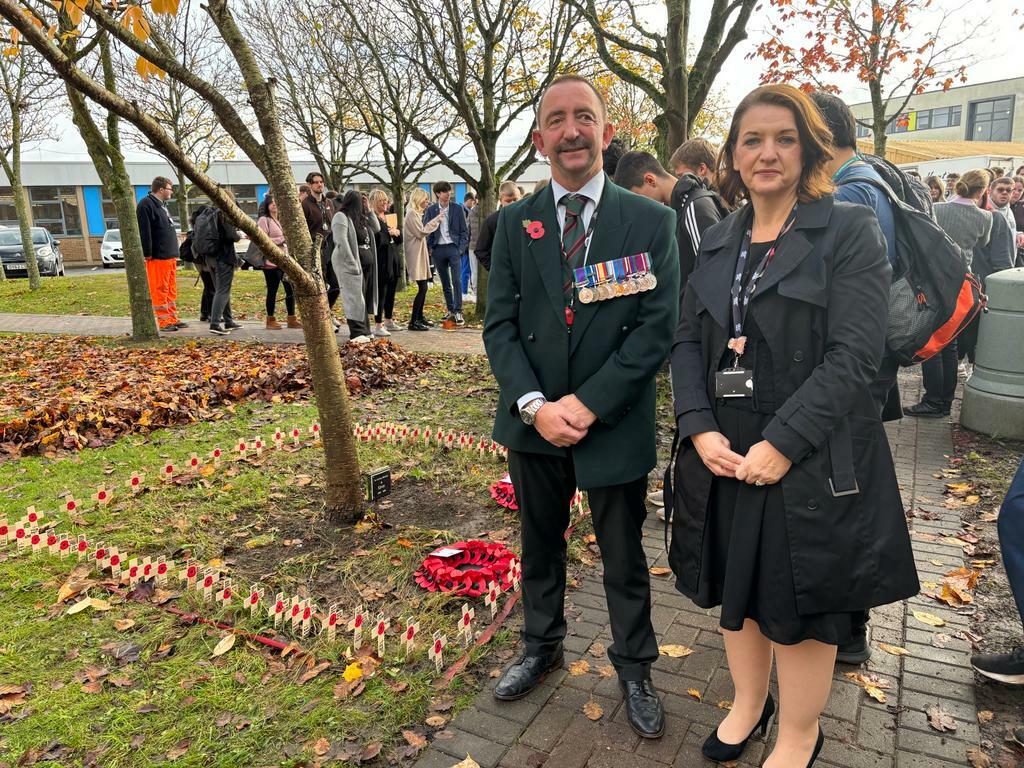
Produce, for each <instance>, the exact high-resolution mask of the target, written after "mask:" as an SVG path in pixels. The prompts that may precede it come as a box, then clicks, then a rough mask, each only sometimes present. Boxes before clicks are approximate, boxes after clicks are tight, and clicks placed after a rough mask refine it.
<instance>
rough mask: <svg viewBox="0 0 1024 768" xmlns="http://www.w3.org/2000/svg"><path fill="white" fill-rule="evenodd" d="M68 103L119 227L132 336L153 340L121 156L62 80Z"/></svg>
mask: <svg viewBox="0 0 1024 768" xmlns="http://www.w3.org/2000/svg"><path fill="white" fill-rule="evenodd" d="M65 85H66V90H67V93H68V99H69V101H70V102H71V110H72V118H71V119H72V122H73V123H74V124H75V127H77V128H78V132H79V134H80V135H81V136H82V141H83V142H85V147H86V150H88V152H89V157H90V158H91V159H92V164H93V166H95V168H96V173H97V174H98V175H99V177H100V181H101V182H102V183H103V186H104V187H106V189H107V191H108V192H109V193H110V199H111V201H112V202H113V204H114V211H115V212H116V214H117V222H118V226H119V227H120V230H121V248H122V250H123V252H124V275H125V279H126V280H127V281H128V306H129V310H130V312H131V315H132V339H133V340H135V341H155V340H156V339H159V338H160V334H159V332H158V330H157V325H156V316H155V315H154V314H153V302H152V300H151V299H150V296H149V277H148V276H147V274H146V260H145V258H143V255H142V240H141V239H140V238H139V222H138V219H137V218H136V215H135V190H134V189H133V188H132V183H131V180H130V179H129V178H128V173H127V171H126V170H125V167H124V161H123V159H122V160H120V162H116V163H115V159H116V158H118V157H119V155H120V153H119V152H118V151H117V150H116V149H115V148H114V147H112V146H111V145H110V144H109V143H108V142H106V141H104V139H103V134H102V133H101V132H100V130H99V127H98V126H97V125H96V123H95V121H94V120H93V118H92V115H91V114H90V112H89V109H88V107H87V106H86V103H85V97H84V96H83V95H82V94H81V93H80V92H79V91H77V90H76V89H75V88H74V86H72V85H71V83H70V82H65Z"/></svg>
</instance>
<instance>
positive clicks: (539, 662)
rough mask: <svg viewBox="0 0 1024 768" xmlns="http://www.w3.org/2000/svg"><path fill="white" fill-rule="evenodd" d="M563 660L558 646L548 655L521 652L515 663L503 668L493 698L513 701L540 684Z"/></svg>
mask: <svg viewBox="0 0 1024 768" xmlns="http://www.w3.org/2000/svg"><path fill="white" fill-rule="evenodd" d="M564 660H565V657H564V655H563V654H562V649H561V647H559V648H558V649H557V650H556V651H554V652H553V653H551V654H550V655H548V656H527V655H526V654H523V656H522V658H520V659H519V661H517V662H516V663H515V664H513V665H512V666H511V667H509V668H508V669H506V670H505V672H504V673H503V674H502V676H501V677H500V678H499V679H498V684H497V685H495V686H494V698H496V699H498V700H499V701H515V700H517V699H521V698H523V697H524V696H526V695H527V694H528V693H529V692H530V691H532V690H533V689H534V688H536V687H537V686H538V685H540V683H541V681H542V680H543V679H544V678H545V676H546V675H547V674H548V672H551V671H552V670H555V669H558V668H559V667H561V666H562V662H563V661H564Z"/></svg>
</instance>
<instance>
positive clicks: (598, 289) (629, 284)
mask: <svg viewBox="0 0 1024 768" xmlns="http://www.w3.org/2000/svg"><path fill="white" fill-rule="evenodd" d="M657 285H658V278H656V277H655V276H654V275H653V274H651V273H650V272H647V273H645V274H643V275H634V276H631V277H629V278H628V279H626V280H624V281H622V282H621V283H611V282H608V283H602V284H600V285H595V286H587V287H584V288H580V289H579V297H580V302H581V303H583V304H590V303H591V302H594V301H605V300H607V299H614V298H616V297H618V296H632V295H633V294H635V293H643V292H644V291H651V290H654V288H655V287H656V286H657Z"/></svg>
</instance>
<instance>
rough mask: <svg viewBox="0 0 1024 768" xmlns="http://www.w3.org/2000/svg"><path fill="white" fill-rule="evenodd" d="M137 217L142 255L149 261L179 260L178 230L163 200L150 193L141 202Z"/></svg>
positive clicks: (136, 210) (137, 207) (136, 211)
mask: <svg viewBox="0 0 1024 768" xmlns="http://www.w3.org/2000/svg"><path fill="white" fill-rule="evenodd" d="M135 216H136V218H137V219H138V220H139V238H140V239H141V240H142V255H143V256H145V257H146V258H147V259H160V260H166V259H177V258H178V230H176V229H175V228H174V222H173V221H171V214H170V211H168V210H167V206H166V205H165V204H164V202H163V200H159V199H157V198H156V197H154V196H153V193H152V192H150V193H149V194H148V195H146V196H145V197H144V198H142V199H141V200H140V201H139V204H138V206H136V208H135Z"/></svg>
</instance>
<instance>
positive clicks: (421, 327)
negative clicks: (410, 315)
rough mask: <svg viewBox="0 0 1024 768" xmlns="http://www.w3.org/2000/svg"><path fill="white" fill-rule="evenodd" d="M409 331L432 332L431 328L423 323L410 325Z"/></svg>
mask: <svg viewBox="0 0 1024 768" xmlns="http://www.w3.org/2000/svg"><path fill="white" fill-rule="evenodd" d="M409 330H410V331H429V330H430V326H427V325H424V324H423V323H421V322H419V321H417V322H415V323H409Z"/></svg>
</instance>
